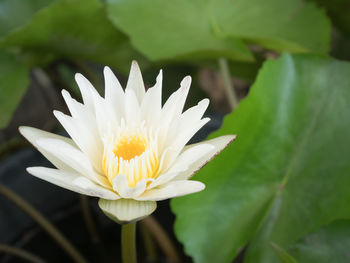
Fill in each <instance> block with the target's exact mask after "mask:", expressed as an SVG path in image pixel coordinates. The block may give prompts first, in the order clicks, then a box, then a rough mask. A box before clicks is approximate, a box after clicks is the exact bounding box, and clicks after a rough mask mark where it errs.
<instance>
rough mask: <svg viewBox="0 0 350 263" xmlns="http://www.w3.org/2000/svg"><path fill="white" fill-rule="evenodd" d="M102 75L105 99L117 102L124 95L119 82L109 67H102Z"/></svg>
mask: <svg viewBox="0 0 350 263" xmlns="http://www.w3.org/2000/svg"><path fill="white" fill-rule="evenodd" d="M103 74H104V77H105V99H108V100H110V101H113V102H118V101H119V99H120V98H122V97H123V95H124V91H123V88H122V86H121V85H120V83H119V80H118V79H117V77H116V76H115V75H114V73H113V71H112V70H111V69H110V68H109V67H104V69H103Z"/></svg>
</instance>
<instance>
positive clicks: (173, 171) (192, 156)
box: [148, 143, 215, 189]
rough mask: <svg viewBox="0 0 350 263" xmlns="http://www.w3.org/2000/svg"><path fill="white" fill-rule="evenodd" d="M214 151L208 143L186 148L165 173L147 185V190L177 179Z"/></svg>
mask: <svg viewBox="0 0 350 263" xmlns="http://www.w3.org/2000/svg"><path fill="white" fill-rule="evenodd" d="M214 149H215V147H214V146H213V145H211V144H210V143H209V144H205V143H201V144H197V145H195V146H193V147H188V148H187V149H186V150H184V151H183V152H182V153H181V154H180V155H179V157H178V158H177V159H176V161H175V163H174V165H173V166H172V167H170V169H169V170H168V171H167V172H166V173H164V174H161V175H160V176H159V177H157V178H156V179H155V180H154V182H152V183H151V184H150V185H149V187H148V189H151V188H154V187H157V186H159V185H162V184H165V183H167V182H169V181H170V180H172V179H173V178H175V177H177V176H178V175H179V174H180V173H181V172H185V171H187V170H189V169H190V167H191V166H192V164H194V163H196V162H197V161H198V160H201V158H203V157H204V156H206V155H207V154H208V153H210V152H212V151H213V150H214Z"/></svg>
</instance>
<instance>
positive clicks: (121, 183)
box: [113, 174, 153, 198]
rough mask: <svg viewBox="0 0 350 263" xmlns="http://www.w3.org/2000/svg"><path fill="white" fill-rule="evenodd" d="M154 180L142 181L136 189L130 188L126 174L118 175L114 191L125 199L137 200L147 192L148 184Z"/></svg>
mask: <svg viewBox="0 0 350 263" xmlns="http://www.w3.org/2000/svg"><path fill="white" fill-rule="evenodd" d="M152 180H153V179H142V180H141V181H139V182H138V183H137V184H136V186H135V187H130V186H129V185H128V180H127V178H126V176H125V175H124V174H118V175H117V176H116V177H115V178H114V179H113V190H114V191H116V192H117V193H118V194H119V195H120V196H121V197H123V198H136V197H138V196H139V195H140V194H142V193H143V192H144V191H145V189H146V184H147V182H148V181H152Z"/></svg>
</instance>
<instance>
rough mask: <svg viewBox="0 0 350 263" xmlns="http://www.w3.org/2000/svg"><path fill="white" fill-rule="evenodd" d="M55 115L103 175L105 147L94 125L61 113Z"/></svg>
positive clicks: (56, 112) (57, 112)
mask: <svg viewBox="0 0 350 263" xmlns="http://www.w3.org/2000/svg"><path fill="white" fill-rule="evenodd" d="M53 113H54V115H55V117H56V118H57V119H58V121H59V122H60V123H61V125H62V126H63V128H64V129H65V130H66V131H67V132H68V134H69V135H70V137H71V138H72V139H73V141H74V142H75V143H76V144H77V145H78V147H79V148H80V149H81V150H82V151H83V152H84V153H85V154H86V155H87V156H88V158H89V160H90V161H91V163H92V164H93V166H94V168H95V169H96V170H97V171H98V172H99V173H102V168H101V164H102V160H101V158H102V153H103V145H102V141H101V139H100V135H99V133H98V131H97V130H96V129H94V128H95V126H94V124H93V123H89V122H82V121H80V120H77V119H74V118H72V117H70V116H68V115H65V114H63V113H62V112H59V111H54V112H53Z"/></svg>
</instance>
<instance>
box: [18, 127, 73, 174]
mask: <svg viewBox="0 0 350 263" xmlns="http://www.w3.org/2000/svg"><path fill="white" fill-rule="evenodd" d="M19 131H20V133H21V134H22V135H23V136H24V137H25V138H26V139H27V140H28V141H29V142H30V143H31V144H33V145H34V147H35V148H37V149H38V151H40V152H41V153H42V154H43V155H44V156H45V158H46V159H48V160H49V161H50V162H51V163H52V164H53V165H54V166H56V167H57V168H59V169H62V170H67V171H73V169H72V168H71V167H70V166H68V165H67V164H66V163H64V162H62V161H61V160H60V159H59V158H57V157H56V156H55V155H54V154H52V153H51V152H48V151H46V150H44V149H42V148H40V147H39V145H38V144H37V140H39V139H43V138H50V139H57V140H61V141H63V142H65V143H67V144H70V145H71V146H72V147H75V143H74V142H73V140H72V139H69V138H67V137H63V136H60V135H57V134H53V133H50V132H46V131H42V130H39V129H36V128H32V127H26V126H21V127H19Z"/></svg>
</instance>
